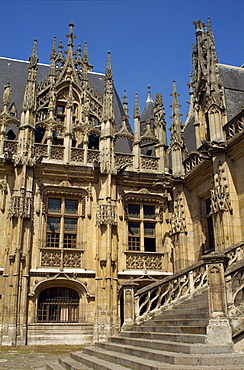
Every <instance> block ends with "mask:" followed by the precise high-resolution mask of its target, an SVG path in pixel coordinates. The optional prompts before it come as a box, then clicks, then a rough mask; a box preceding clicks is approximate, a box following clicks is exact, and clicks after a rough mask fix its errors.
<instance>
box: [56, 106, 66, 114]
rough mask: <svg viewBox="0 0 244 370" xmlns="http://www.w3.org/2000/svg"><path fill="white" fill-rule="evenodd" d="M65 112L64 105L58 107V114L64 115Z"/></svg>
mask: <svg viewBox="0 0 244 370" xmlns="http://www.w3.org/2000/svg"><path fill="white" fill-rule="evenodd" d="M64 112H65V106H64V105H58V106H57V114H64Z"/></svg>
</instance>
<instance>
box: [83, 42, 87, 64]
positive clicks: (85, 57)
mask: <svg viewBox="0 0 244 370" xmlns="http://www.w3.org/2000/svg"><path fill="white" fill-rule="evenodd" d="M83 61H84V63H88V44H87V42H85V44H84V54H83Z"/></svg>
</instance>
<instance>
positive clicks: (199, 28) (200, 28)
mask: <svg viewBox="0 0 244 370" xmlns="http://www.w3.org/2000/svg"><path fill="white" fill-rule="evenodd" d="M192 24H194V26H195V28H196V32H199V31H200V32H203V27H206V25H205V24H204V23H202V21H201V19H198V20H197V21H196V22H192Z"/></svg>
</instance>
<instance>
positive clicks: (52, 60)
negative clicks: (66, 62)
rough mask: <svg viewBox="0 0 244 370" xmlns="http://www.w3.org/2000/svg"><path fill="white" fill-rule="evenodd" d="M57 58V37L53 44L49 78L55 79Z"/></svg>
mask: <svg viewBox="0 0 244 370" xmlns="http://www.w3.org/2000/svg"><path fill="white" fill-rule="evenodd" d="M56 57H57V51H56V37H55V36H54V38H53V44H52V50H51V56H50V68H49V77H51V76H52V77H55V75H56V65H55V62H56Z"/></svg>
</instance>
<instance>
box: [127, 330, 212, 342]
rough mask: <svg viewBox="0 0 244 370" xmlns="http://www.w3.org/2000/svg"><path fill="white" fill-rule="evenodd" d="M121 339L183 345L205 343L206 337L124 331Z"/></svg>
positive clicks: (202, 335) (201, 335) (200, 335)
mask: <svg viewBox="0 0 244 370" xmlns="http://www.w3.org/2000/svg"><path fill="white" fill-rule="evenodd" d="M120 335H121V336H122V337H127V338H147V339H149V340H151V339H152V340H169V341H172V342H183V343H202V344H205V343H206V335H204V334H187V333H178V334H177V333H157V332H156V333H155V332H154V333H152V332H146V331H145V332H143V336H142V333H141V332H140V331H125V332H121V333H120Z"/></svg>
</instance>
